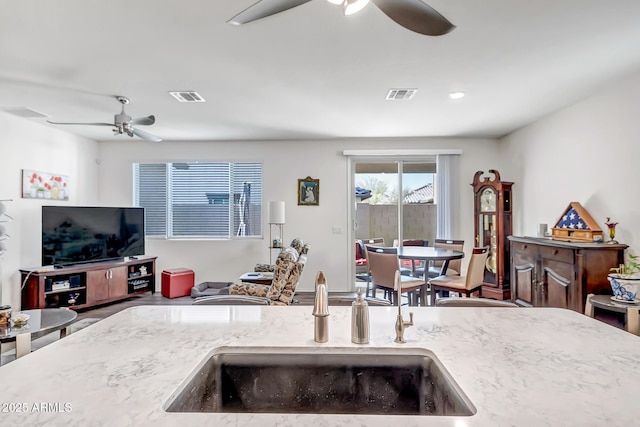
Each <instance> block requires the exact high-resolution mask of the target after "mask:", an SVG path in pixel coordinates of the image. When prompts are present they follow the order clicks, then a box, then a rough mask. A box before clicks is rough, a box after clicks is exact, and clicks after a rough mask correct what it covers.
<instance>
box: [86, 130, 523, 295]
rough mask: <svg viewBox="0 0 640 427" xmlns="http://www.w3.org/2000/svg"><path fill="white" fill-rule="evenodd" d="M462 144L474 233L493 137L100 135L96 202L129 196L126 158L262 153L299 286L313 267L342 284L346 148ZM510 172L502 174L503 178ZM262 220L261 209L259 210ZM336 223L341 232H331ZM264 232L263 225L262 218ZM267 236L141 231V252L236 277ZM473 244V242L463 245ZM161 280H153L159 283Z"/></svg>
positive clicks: (467, 215) (492, 161) (260, 257)
mask: <svg viewBox="0 0 640 427" xmlns="http://www.w3.org/2000/svg"><path fill="white" fill-rule="evenodd" d="M418 148H419V149H438V148H452V149H462V150H463V151H464V154H463V155H462V158H461V162H460V169H461V172H460V182H461V183H462V189H461V202H460V206H461V209H462V215H461V224H460V229H461V230H462V235H461V237H462V238H464V239H465V240H466V241H468V242H472V241H473V217H472V215H473V198H472V192H471V186H470V185H469V184H471V181H472V179H473V175H474V173H475V172H476V171H477V170H485V171H486V170H488V169H492V168H495V169H498V170H500V166H501V162H500V158H501V154H500V153H499V151H498V143H497V141H495V140H491V139H446V138H413V139H362V140H353V139H347V140H336V141H302V142H300V141H248V142H242V141H233V142H190V143H185V142H166V141H165V142H161V143H157V144H156V143H150V142H144V141H139V140H135V139H125V140H123V141H122V142H121V141H117V142H101V143H100V144H99V151H100V158H101V164H100V180H99V181H100V191H99V193H100V204H104V205H127V206H129V205H131V204H132V191H133V186H132V166H131V165H132V163H134V162H145V161H146V162H151V161H193V160H200V161H206V160H223V161H224V160H227V161H240V160H244V161H250V160H254V161H262V162H263V164H264V168H263V179H264V201H265V202H266V201H269V200H284V201H285V202H286V221H287V223H286V224H285V226H284V237H285V243H289V242H290V241H291V239H293V238H294V237H300V238H302V239H303V240H304V241H305V242H307V243H309V244H310V245H311V250H310V252H309V258H308V263H307V265H306V267H305V270H304V272H303V276H302V280H301V283H300V287H299V289H300V290H307V291H308V290H312V289H313V281H314V279H315V275H316V272H317V271H318V270H325V273H326V274H327V279H328V281H329V289H330V290H332V291H346V290H349V289H350V288H351V286H352V285H353V284H352V283H351V280H350V277H349V274H348V272H349V267H350V265H351V263H352V258H351V257H350V256H349V251H350V250H352V247H353V244H351V243H350V240H349V238H348V233H347V230H348V226H349V224H348V222H347V218H348V217H347V210H348V207H349V189H348V184H347V183H348V176H347V173H348V172H347V171H348V167H347V165H348V159H347V158H345V157H344V156H343V155H342V151H343V150H345V149H418ZM307 176H311V177H312V178H318V179H320V205H319V206H297V203H296V199H297V183H298V179H299V178H305V177H307ZM510 178H511V177H509V176H505V175H503V179H505V180H509V179H510ZM263 216H264V217H265V218H264V222H266V214H263ZM334 226H338V227H341V228H342V230H343V233H342V234H333V233H332V228H333V227H334ZM264 227H265V229H264V230H265V232H264V233H265V236H267V239H268V229H267V228H266V227H267V225H266V224H265V226H264ZM267 239H265V240H262V239H257V240H242V241H240V240H232V241H215V240H208V241H192V240H183V241H175V240H172V241H164V240H153V239H147V254H149V255H157V256H158V264H157V269H158V273H159V272H161V271H162V270H163V269H167V268H176V267H187V268H191V269H193V270H194V271H195V273H196V283H199V282H203V281H237V279H238V277H239V276H240V275H241V274H242V273H245V272H247V271H251V270H252V269H253V266H254V265H255V264H256V263H258V262H268V261H269V252H268V251H269V250H268V248H267V246H268V242H267ZM469 247H471V246H469ZM158 286H159V284H158Z"/></svg>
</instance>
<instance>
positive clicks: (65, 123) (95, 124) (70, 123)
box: [47, 120, 114, 126]
mask: <svg viewBox="0 0 640 427" xmlns="http://www.w3.org/2000/svg"><path fill="white" fill-rule="evenodd" d="M47 123H51V124H53V125H83V126H114V124H113V123H73V122H52V121H51V120H47Z"/></svg>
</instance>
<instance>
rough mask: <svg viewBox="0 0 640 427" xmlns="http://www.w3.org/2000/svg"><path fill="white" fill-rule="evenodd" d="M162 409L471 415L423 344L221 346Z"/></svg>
mask: <svg viewBox="0 0 640 427" xmlns="http://www.w3.org/2000/svg"><path fill="white" fill-rule="evenodd" d="M164 409H165V410H166V411H168V412H236V413H237V412H247V413H312V414H386V415H391V414H394V415H455V416H461V415H462V416H464V415H473V414H475V412H476V410H475V408H474V406H473V404H472V403H471V402H470V400H469V399H468V398H467V397H466V396H465V395H464V393H463V392H462V390H461V389H460V387H459V386H458V385H457V384H456V383H455V382H454V380H453V378H452V377H451V375H450V374H449V373H448V372H447V371H446V370H445V368H444V366H443V365H442V363H441V362H440V361H439V360H438V359H437V358H436V356H435V354H433V353H432V352H430V351H428V350H423V349H402V350H399V349H394V348H391V349H383V348H366V349H355V348H344V349H331V348H322V349H319V348H278V347H269V348H266V347H235V348H231V347H223V348H219V349H216V350H214V351H212V352H211V353H210V354H209V355H208V356H207V357H206V358H205V359H204V360H203V361H202V362H201V363H200V364H199V366H198V367H197V368H196V370H195V371H193V372H192V373H191V374H190V375H189V376H188V378H186V379H185V380H184V381H183V383H182V384H181V386H180V387H179V388H178V389H177V390H176V391H175V392H174V393H173V394H172V396H171V397H170V398H169V400H168V401H167V402H166V404H165V406H164Z"/></svg>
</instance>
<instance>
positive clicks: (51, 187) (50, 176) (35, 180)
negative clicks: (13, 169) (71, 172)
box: [22, 169, 69, 201]
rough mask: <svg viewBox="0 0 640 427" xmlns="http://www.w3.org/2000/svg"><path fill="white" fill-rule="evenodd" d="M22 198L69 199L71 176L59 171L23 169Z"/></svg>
mask: <svg viewBox="0 0 640 427" xmlns="http://www.w3.org/2000/svg"><path fill="white" fill-rule="evenodd" d="M22 198H24V199H50V200H64V201H67V200H69V177H68V176H66V175H61V174H59V173H49V172H40V171H34V170H28V169H23V170H22Z"/></svg>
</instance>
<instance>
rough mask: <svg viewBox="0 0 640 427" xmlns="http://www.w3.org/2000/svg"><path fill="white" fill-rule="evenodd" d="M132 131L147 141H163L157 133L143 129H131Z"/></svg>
mask: <svg viewBox="0 0 640 427" xmlns="http://www.w3.org/2000/svg"><path fill="white" fill-rule="evenodd" d="M131 131H132V132H133V134H134V135H136V136H138V137H140V138H142V139H146V140H147V141H153V142H160V141H162V138H158V137H157V136H155V135H152V134H150V133H149V132H145V131H143V130H140V129H131Z"/></svg>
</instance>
